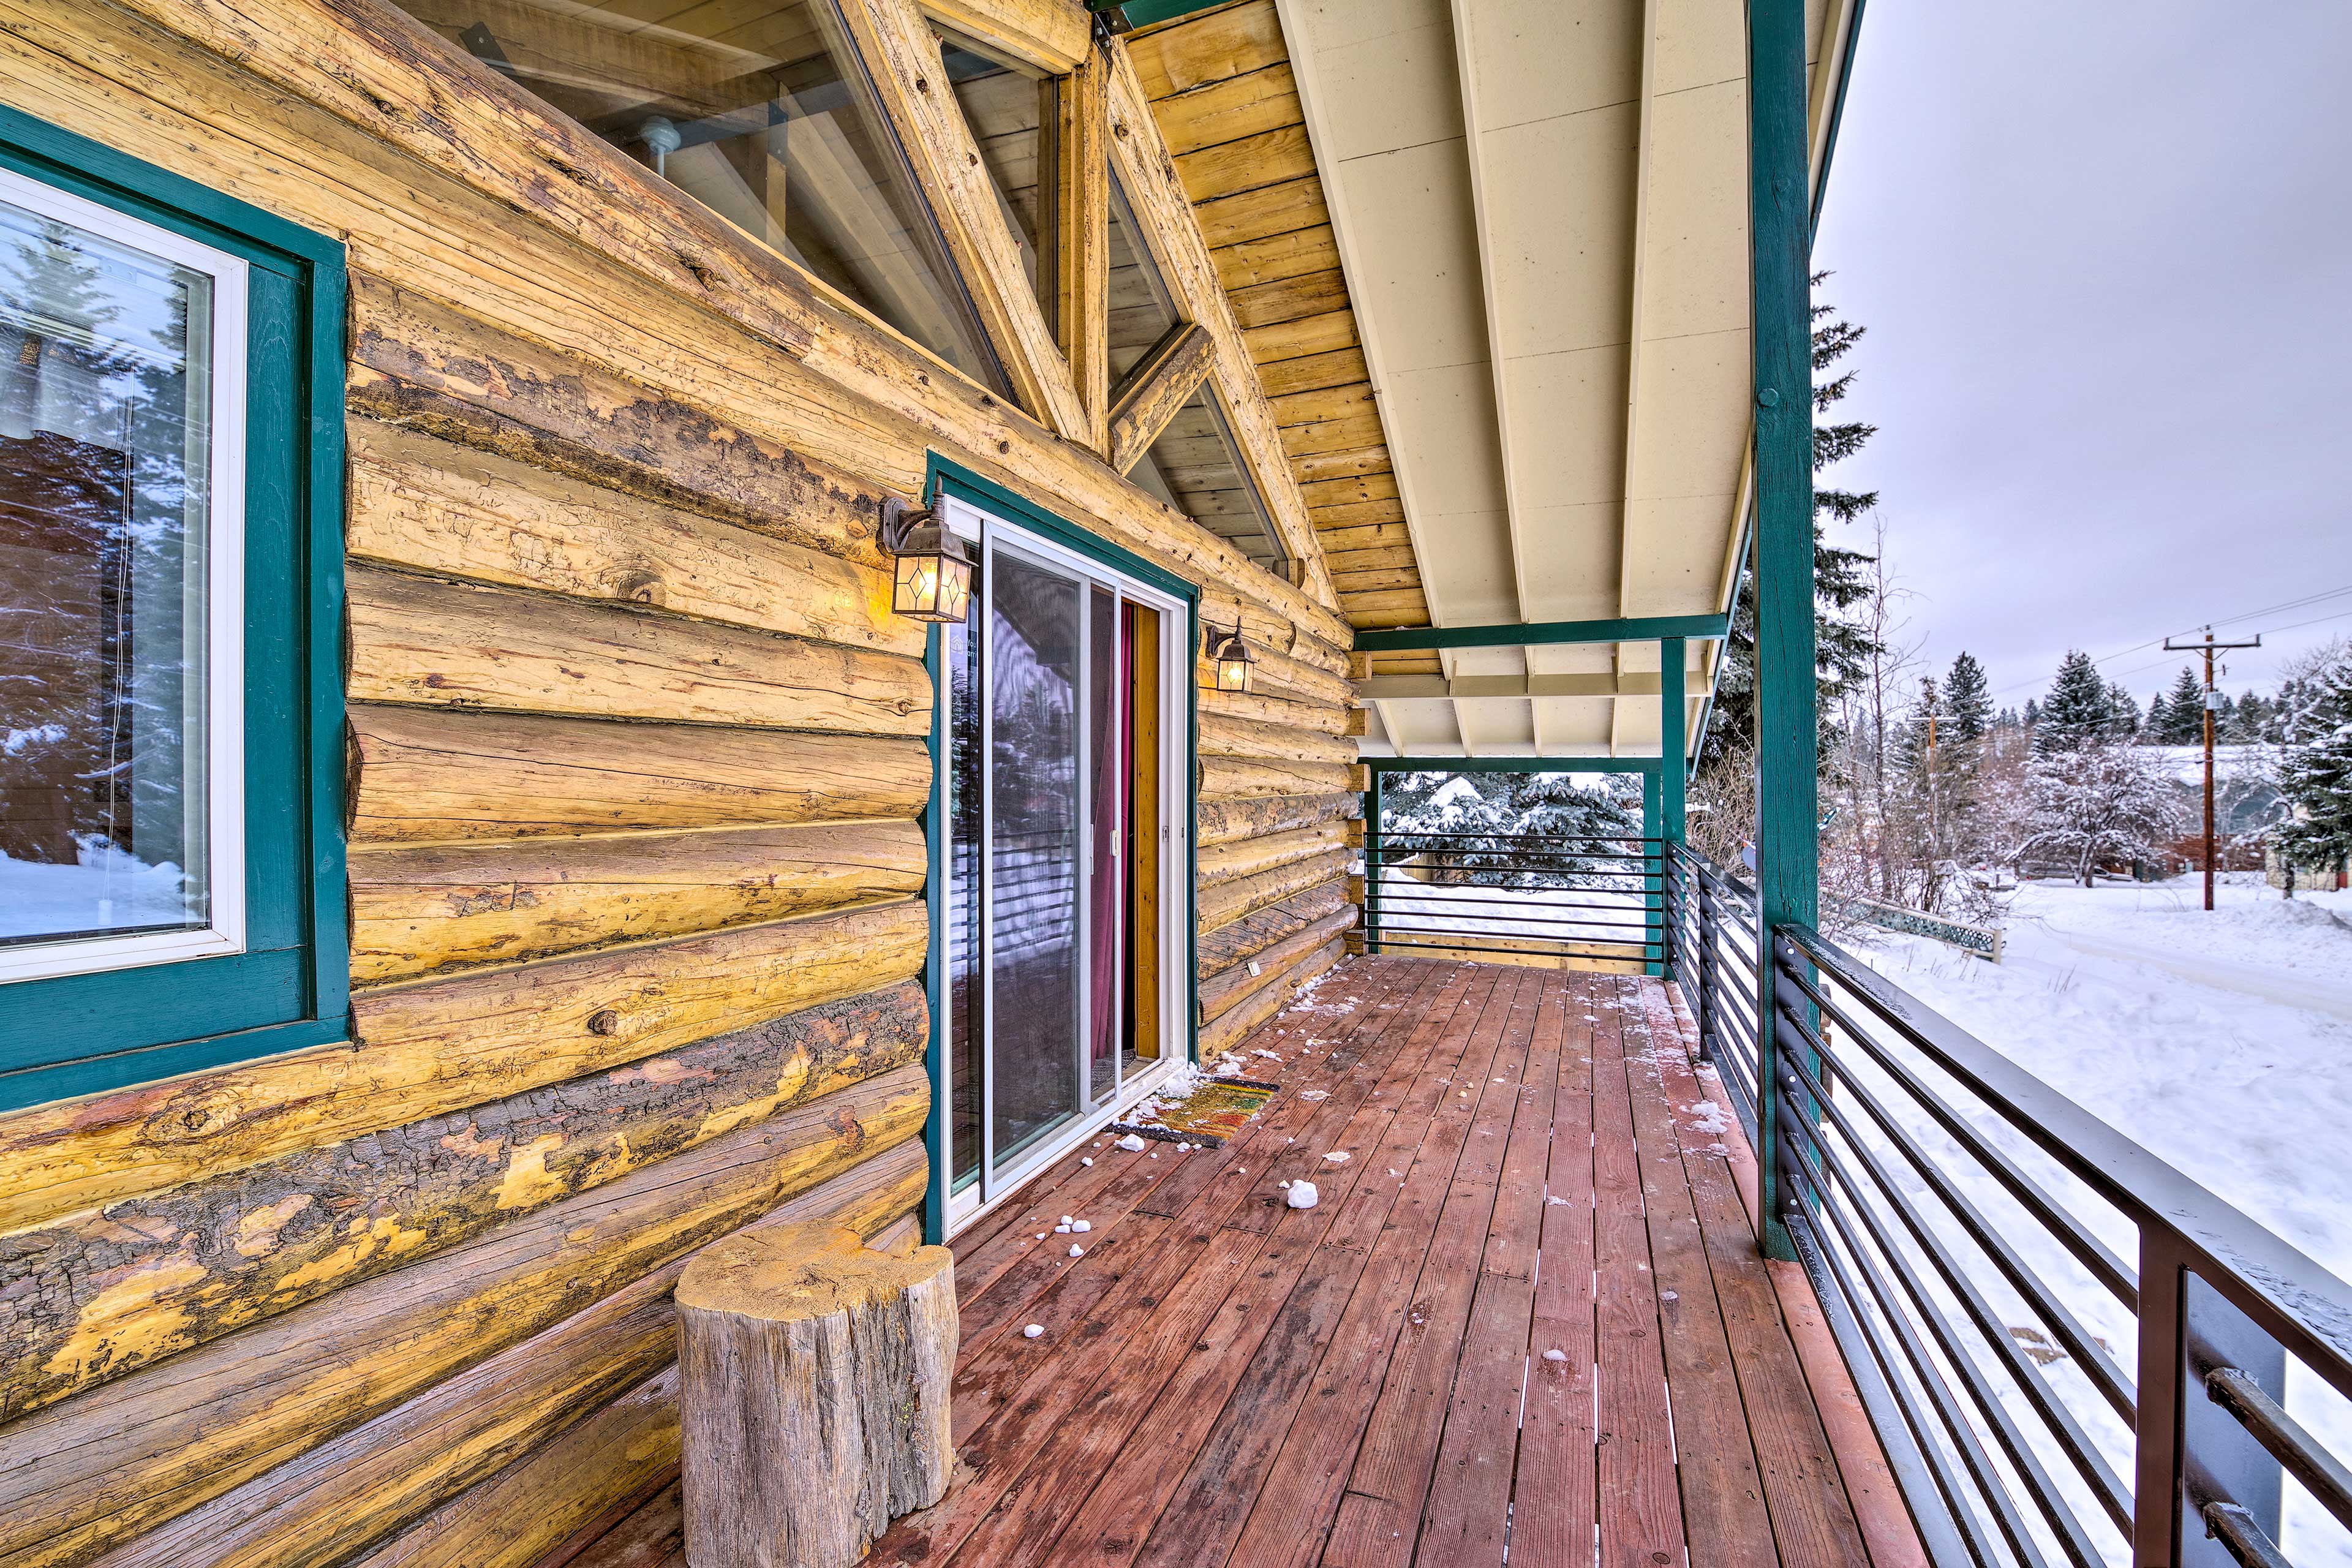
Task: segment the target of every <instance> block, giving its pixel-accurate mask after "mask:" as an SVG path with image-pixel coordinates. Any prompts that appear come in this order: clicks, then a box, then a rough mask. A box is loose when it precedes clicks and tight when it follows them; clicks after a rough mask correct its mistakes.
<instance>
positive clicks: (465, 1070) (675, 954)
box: [0, 901, 928, 1229]
mask: <svg viewBox="0 0 2352 1568" xmlns="http://www.w3.org/2000/svg"><path fill="white" fill-rule="evenodd" d="M927 929H928V922H927V917H926V915H925V912H924V910H923V907H922V905H921V904H920V903H917V902H912V901H907V902H900V903H896V904H883V905H877V906H876V907H874V908H872V909H866V910H849V911H846V912H845V913H842V914H835V915H810V916H803V917H801V918H799V919H796V920H790V921H775V922H773V923H772V924H768V925H760V926H749V927H746V928H744V929H742V930H740V931H726V932H722V933H720V934H719V935H716V936H709V937H699V938H693V939H689V940H687V941H683V942H665V943H658V944H652V945H647V946H643V947H631V948H621V949H617V950H614V951H613V952H602V953H591V954H588V955H586V956H584V957H581V958H566V959H554V960H550V961H548V962H546V963H539V964H534V965H532V966H530V968H527V969H523V970H512V971H498V972H493V973H485V974H478V975H468V976H465V977H462V978H459V979H455V980H439V981H432V982H428V983H426V984H421V985H414V986H405V987H403V988H401V989H399V990H396V991H383V992H377V993H375V994H373V995H362V998H361V999H360V1003H359V1010H360V1011H361V1012H362V1014H364V1015H366V1016H368V1018H369V1019H370V1026H372V1027H373V1030H374V1031H376V1032H375V1033H373V1035H371V1036H370V1037H369V1038H370V1040H371V1042H372V1043H367V1044H361V1045H349V1046H322V1047H318V1048H316V1049H314V1050H307V1051H296V1052H290V1053H289V1054H288V1055H286V1056H283V1057H276V1058H264V1059H262V1060H260V1061H256V1062H249V1063H244V1064H241V1065H239V1066H236V1067H230V1068H215V1069H214V1070H212V1071H210V1072H205V1073H197V1074H194V1075H191V1076H189V1077H187V1078H184V1079H168V1080H166V1081H164V1082H163V1083H156V1084H146V1085H142V1086H140V1087H138V1088H134V1089H121V1090H118V1091H116V1092H114V1093H111V1094H102V1095H93V1096H91V1097H90V1098H89V1099H87V1100H69V1101H67V1102H65V1103H63V1104H58V1105H46V1106H37V1107H34V1108H32V1109H30V1110H23V1111H19V1112H16V1113H14V1114H12V1115H9V1116H7V1117H5V1118H0V1228H5V1229H16V1228H20V1227H22V1226H29V1225H35V1224H38V1223H40V1222H41V1221H43V1220H45V1219H51V1218H55V1217H57V1216H58V1215H67V1214H72V1213H75V1212H77V1211H79V1210H81V1209H85V1208H90V1207H94V1206H96V1205H100V1204H105V1203H110V1202H111V1201H113V1200H115V1199H117V1198H121V1197H126V1196H129V1195H131V1194H137V1193H149V1192H156V1191H159V1190H161V1189H163V1188H165V1187H170V1186H174V1185H176V1184H180V1183H182V1182H185V1181H190V1180H194V1179H196V1178H198V1177H202V1176H206V1175H213V1174H217V1173H221V1172H224V1171H230V1170H235V1169H236V1168H237V1167H239V1166H242V1165H249V1164H253V1163H257V1162H258V1161H262V1160H267V1159H269V1158H271V1157H272V1156H274V1155H278V1154H283V1153H286V1152H289V1151H291V1150H295V1149H303V1148H309V1147H312V1146H314V1145H318V1144H322V1143H328V1142H334V1141H335V1140H338V1139H344V1138H355V1137H358V1136H359V1135H360V1134H362V1133H365V1132H372V1131H377V1130H380V1129H383V1128H386V1127H400V1126H404V1125H406V1124H407V1123H409V1122H412V1121H422V1120H424V1119H425V1117H428V1116H436V1115H440V1114H442V1113H444V1112H446V1111H451V1110H460V1109H462V1108H464V1107H465V1106H467V1105H469V1104H477V1103H480V1102H482V1101H485V1100H502V1099H504V1098H506V1097H507V1096H509V1095H513V1094H520V1093H521V1092H523V1091H524V1090H526V1089H535V1088H538V1087H539V1086H541V1085H542V1084H550V1083H558V1082H561V1081H562V1080H563V1079H567V1078H576V1077H579V1076H581V1075H583V1074H585V1073H592V1072H599V1071H604V1070H607V1069H610V1068H616V1067H619V1066H621V1065H622V1064H624V1063H626V1062H629V1061H632V1060H634V1059H635V1058H641V1057H646V1056H650V1055H652V1054H654V1053H655V1052H657V1051H661V1050H667V1049H670V1048H673V1047H679V1046H685V1045H690V1044H692V1043H693V1042H694V1041H696V1040H698V1039H704V1038H707V1037H709V1036H712V1035H715V1034H718V1033H719V1032H720V1031H722V1030H724V1029H727V1028H729V1027H730V1026H733V1027H735V1028H744V1027H749V1026H751V1025H752V1024H754V1023H758V1022H761V1021H762V1020H764V1019H766V1018H772V1017H778V1016H782V1015H784V1014H786V1013H791V1012H795V1011H797V1010H799V1009H800V1008H803V1007H810V1006H814V1005H816V1004H818V1003H820V1002H830V1001H834V1000H836V999H838V998H841V997H844V996H856V995H860V994H864V993H866V992H868V991H874V990H878V989H880V988H881V987H883V986H886V985H889V984H894V983H896V982H898V981H901V980H905V979H908V977H910V976H912V975H914V974H917V973H920V972H921V969H922V965H923V954H924V937H925V931H926V930H927ZM607 1031H609V1032H607ZM476 1047H486V1048H482V1049H477V1048H476Z"/></svg>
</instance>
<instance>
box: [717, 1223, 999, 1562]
mask: <svg viewBox="0 0 2352 1568" xmlns="http://www.w3.org/2000/svg"><path fill="white" fill-rule="evenodd" d="M677 1327H678V1334H677V1360H678V1371H679V1374H680V1375H679V1412H680V1415H681V1417H682V1421H683V1426H684V1431H683V1439H684V1441H683V1455H682V1464H683V1468H684V1475H683V1485H684V1492H685V1498H686V1560H687V1562H688V1563H689V1564H690V1565H691V1568H850V1564H852V1563H856V1561H857V1560H858V1559H859V1558H860V1557H863V1556H864V1555H865V1554H866V1545H867V1543H868V1542H871V1541H872V1540H873V1539H874V1538H875V1537H876V1536H877V1535H879V1534H881V1533H882V1531H885V1530H887V1528H889V1524H890V1521H892V1520H893V1519H896V1518H897V1517H898V1516H899V1515H900V1514H903V1513H911V1512H913V1511H914V1510H917V1509H922V1508H929V1507H930V1506H931V1505H932V1504H933V1503H935V1502H937V1501H939V1500H940V1498H941V1497H943V1496H945V1495H946V1493H947V1489H948V1481H949V1479H950V1474H951V1472H952V1471H953V1469H954V1467H955V1446H954V1443H953V1440H952V1437H951V1436H950V1428H949V1422H948V1385H949V1382H950V1378H951V1377H952V1376H953V1373H954V1371H955V1352H956V1300H955V1258H954V1255H953V1254H952V1253H950V1252H949V1251H948V1249H947V1248H946V1247H918V1248H916V1249H915V1250H914V1251H913V1252H911V1253H909V1254H908V1256H906V1257H904V1258H887V1257H884V1256H882V1255H880V1254H877V1253H874V1252H871V1251H868V1250H866V1248H865V1247H863V1246H861V1245H860V1241H859V1238H858V1237H857V1236H856V1234H855V1233H852V1232H849V1231H845V1230H842V1229H840V1228H838V1227H835V1226H824V1225H809V1226H791V1227H788V1228H786V1227H779V1228H776V1229H772V1230H766V1231H761V1232H759V1233H757V1234H755V1235H748V1236H740V1237H729V1238H728V1239H727V1240H725V1241H722V1242H719V1243H718V1244H716V1245H715V1246H712V1247H706V1248H705V1249H704V1250H703V1252H702V1254H701V1256H699V1257H698V1258H696V1259H695V1260H694V1261H693V1263H691V1264H689V1265H688V1268H687V1270H686V1274H685V1277H684V1278H683V1279H680V1280H679V1281H678V1287H677Z"/></svg>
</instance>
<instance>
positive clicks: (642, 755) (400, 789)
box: [351, 705, 931, 844]
mask: <svg viewBox="0 0 2352 1568" xmlns="http://www.w3.org/2000/svg"><path fill="white" fill-rule="evenodd" d="M351 721H352V741H353V745H354V749H355V753H356V754H355V755H354V757H353V761H352V772H353V773H354V775H355V777H354V781H353V786H352V792H351V793H352V802H351V816H352V842H353V843H354V844H396V843H419V842H430V841H447V840H452V839H473V838H523V837H549V836H555V835H570V834H582V833H602V832H614V831H619V830H622V829H627V828H657V827H677V828H688V827H737V826H754V825H760V824H782V823H793V822H810V821H828V820H831V821H837V820H844V819H848V818H856V817H911V816H914V814H915V813H916V812H918V811H919V810H920V809H922V806H923V803H924V802H925V800H926V799H928V798H929V791H930V785H931V762H930V756H929V752H926V751H925V749H924V746H923V742H920V741H919V740H881V739H876V738H874V737H870V736H863V735H825V734H794V733H789V732H785V731H761V730H720V729H706V728H700V727H696V726H689V725H684V724H611V723H604V722H600V721H595V720H590V719H558V718H547V717H541V716H539V715H531V714H520V713H460V712H457V711H453V710H435V709H426V708H386V707H378V706H366V705H363V706H358V707H354V708H353V709H352V715H351Z"/></svg>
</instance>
